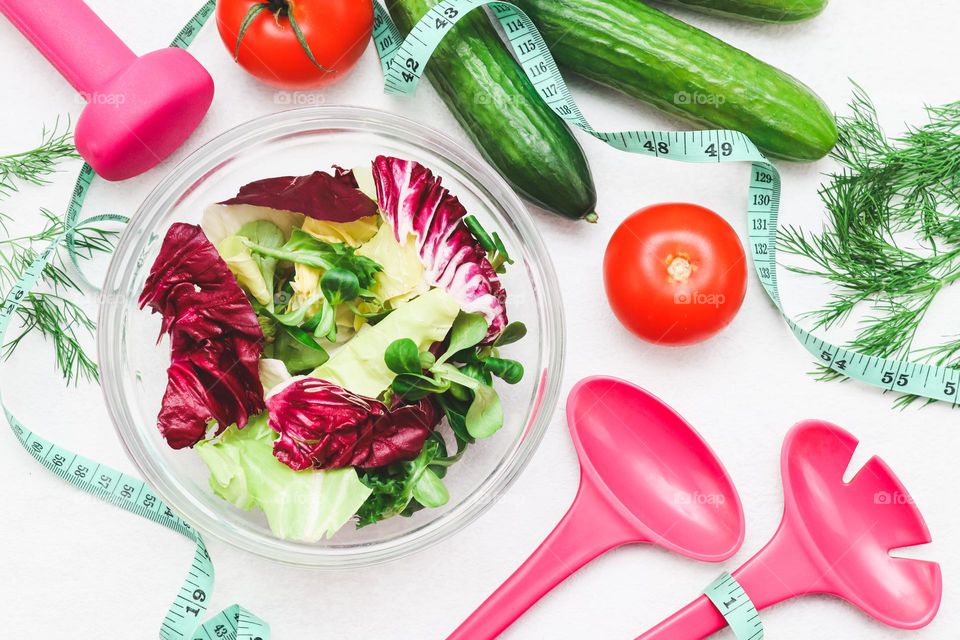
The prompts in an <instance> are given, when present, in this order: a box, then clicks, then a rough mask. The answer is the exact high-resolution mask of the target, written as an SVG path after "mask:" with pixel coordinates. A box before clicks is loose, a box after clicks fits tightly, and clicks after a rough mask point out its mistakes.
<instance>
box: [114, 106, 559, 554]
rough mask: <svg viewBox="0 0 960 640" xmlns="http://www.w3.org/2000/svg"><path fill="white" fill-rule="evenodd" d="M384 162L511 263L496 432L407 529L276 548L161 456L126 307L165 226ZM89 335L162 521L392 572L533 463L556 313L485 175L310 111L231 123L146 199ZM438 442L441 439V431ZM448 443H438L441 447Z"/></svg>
mask: <svg viewBox="0 0 960 640" xmlns="http://www.w3.org/2000/svg"><path fill="white" fill-rule="evenodd" d="M378 154H386V155H394V156H397V157H401V158H408V159H412V160H416V161H418V162H420V163H422V164H424V165H425V166H427V167H428V168H430V169H431V170H432V171H434V172H435V173H436V174H437V175H439V176H441V177H442V178H443V183H444V185H445V186H446V187H447V188H449V189H450V191H451V193H453V194H454V195H456V196H457V197H458V198H460V200H461V202H463V203H464V205H465V206H466V208H467V210H468V211H469V212H470V213H472V214H474V215H476V216H477V218H478V219H479V220H480V221H481V223H482V224H483V225H484V227H485V228H486V229H488V230H491V231H492V230H496V231H498V232H499V233H500V235H501V236H502V237H503V240H504V242H505V244H506V246H507V248H508V250H509V251H510V253H511V257H513V259H514V260H515V264H513V265H512V266H511V267H510V268H509V269H508V272H507V273H506V275H505V276H504V284H505V287H506V289H507V292H508V300H507V309H508V312H509V315H510V319H511V320H521V321H523V322H524V323H525V324H526V325H527V328H528V330H529V333H528V335H527V336H526V337H525V338H524V339H523V340H521V341H520V342H518V343H515V344H513V345H510V346H509V347H506V348H505V349H504V353H505V355H507V356H508V357H511V358H515V359H517V360H520V361H521V362H523V363H524V365H525V368H526V374H525V376H524V378H523V380H522V381H521V382H520V383H519V384H517V385H507V384H505V383H502V381H498V385H497V386H498V390H499V392H500V394H501V398H502V400H503V404H504V412H505V416H506V420H505V423H504V426H503V429H502V430H501V431H499V432H498V433H497V434H495V435H494V436H493V437H491V438H489V439H487V440H483V441H481V442H478V443H477V444H475V445H472V446H471V448H470V450H468V451H467V453H466V455H465V456H464V459H463V460H461V461H460V462H459V463H457V464H456V465H454V466H452V467H451V468H450V471H449V473H448V474H447V476H446V479H445V483H446V485H447V487H448V489H449V491H450V502H449V503H448V504H447V505H446V506H445V507H442V508H440V509H424V510H421V511H419V512H417V513H415V514H414V515H413V516H412V517H410V518H404V517H395V518H391V519H389V520H386V521H383V522H380V523H377V524H375V525H371V526H368V527H364V528H362V529H356V528H355V527H354V526H353V523H352V522H351V523H348V524H347V525H346V526H345V527H344V528H343V529H341V530H340V531H339V532H338V533H337V534H336V535H335V536H333V538H332V539H329V540H324V541H322V542H319V543H314V544H308V543H301V542H293V541H286V540H280V539H278V538H276V537H274V536H273V535H272V534H271V532H270V529H269V528H268V526H267V523H266V519H265V518H264V517H263V515H262V514H261V513H260V512H259V511H257V510H256V509H254V510H253V511H250V512H245V511H243V510H241V509H238V508H236V507H234V506H232V505H230V504H229V503H227V502H225V501H223V500H221V499H220V498H218V497H217V496H215V495H214V494H213V492H212V490H211V489H210V487H209V484H208V479H209V474H208V472H207V469H206V466H205V465H204V464H203V462H202V461H201V460H200V458H199V456H197V455H196V454H195V453H194V452H193V451H191V450H189V449H184V450H180V451H175V450H173V449H171V448H170V447H168V446H167V444H166V443H165V442H164V440H163V438H162V437H161V436H160V433H159V431H158V430H157V427H156V417H157V413H158V411H159V409H160V400H161V397H162V395H163V391H164V388H165V386H166V368H167V366H168V364H169V361H170V354H169V342H168V340H167V339H166V337H164V338H163V339H162V340H161V341H160V342H159V343H157V336H158V334H159V332H160V317H159V316H158V315H154V314H151V313H149V311H148V310H141V309H139V308H138V307H137V298H138V296H139V294H140V291H141V289H142V288H143V283H144V280H145V279H146V277H147V274H148V272H149V270H150V267H151V265H152V264H153V261H154V259H155V258H156V256H157V253H158V251H159V248H160V243H161V242H162V240H163V237H164V234H165V233H166V231H167V229H168V227H169V226H170V225H171V224H172V223H174V222H191V223H198V222H199V221H200V218H201V214H202V212H203V209H204V207H205V206H206V205H208V204H210V203H213V202H218V201H221V200H225V199H227V198H229V197H231V196H233V195H234V194H235V193H236V191H237V189H238V188H239V187H240V186H241V185H243V184H246V183H248V182H250V181H252V180H257V179H260V178H265V177H270V176H279V175H300V174H306V173H309V172H311V171H314V170H316V169H329V168H330V166H331V165H334V164H338V165H341V166H345V167H353V166H358V165H360V164H362V163H369V162H370V161H371V160H372V159H373V158H374V157H375V156H376V155H378ZM99 322H100V325H99V332H98V338H97V340H98V349H99V356H100V363H101V366H102V386H103V393H104V396H105V399H106V403H107V408H108V410H109V412H110V417H111V419H112V421H113V424H114V426H115V428H116V430H117V433H118V434H119V436H120V439H121V441H122V442H123V445H124V447H125V448H126V450H127V452H128V454H129V455H130V457H131V459H132V460H133V462H134V463H135V464H136V466H137V468H138V469H139V470H140V472H141V473H142V474H143V476H144V478H145V479H146V480H147V481H148V482H149V484H150V485H151V486H152V487H153V488H154V489H155V490H156V492H157V493H158V494H159V496H160V497H161V498H162V499H163V500H164V501H166V503H167V504H168V505H170V507H171V508H173V509H174V510H176V511H177V512H179V513H180V514H181V515H182V516H183V517H184V518H185V519H186V520H187V521H189V522H190V523H191V524H193V525H194V526H196V527H197V529H199V530H200V531H202V532H203V533H207V534H211V535H213V536H216V537H218V538H220V539H222V540H224V541H226V542H228V543H230V544H232V545H234V546H236V547H239V548H241V549H245V550H247V551H251V552H253V553H256V554H260V555H262V556H266V557H269V558H272V559H275V560H277V561H280V562H285V563H290V564H299V565H308V566H315V567H325V568H345V567H357V566H365V565H370V564H376V563H379V562H385V561H388V560H392V559H396V558H399V557H401V556H404V555H407V554H409V553H412V552H414V551H417V550H419V549H423V548H424V547H426V546H428V545H430V544H433V543H436V542H437V541H439V540H441V539H443V538H445V537H447V536H449V535H451V534H452V533H454V532H455V531H457V530H459V529H460V528H461V527H464V526H465V525H467V524H468V523H469V522H470V521H472V520H473V519H474V518H476V517H477V516H479V515H480V514H481V513H483V511H484V510H485V509H487V508H488V507H489V506H490V505H491V504H492V502H493V501H495V500H496V499H497V498H498V497H499V496H500V495H501V494H502V493H503V492H504V491H505V490H506V489H507V488H508V487H509V486H510V484H511V483H512V482H513V480H514V479H515V478H516V477H517V475H518V474H519V473H520V471H521V470H522V469H523V467H524V466H525V465H526V464H527V462H528V460H529V459H530V456H531V455H532V454H533V452H534V451H535V450H536V448H537V446H538V445H539V443H540V441H541V439H542V438H543V434H544V431H545V430H546V428H547V424H548V423H549V421H550V418H551V415H552V414H553V410H554V407H555V405H556V402H557V396H558V393H559V385H560V379H561V376H562V363H563V313H562V306H561V302H560V293H559V288H558V284H557V280H556V275H555V273H554V270H553V265H552V264H551V262H550V258H549V256H548V254H547V250H546V248H545V247H544V244H543V242H542V240H541V238H540V235H539V234H538V233H537V231H536V229H535V228H534V224H533V220H532V219H531V218H530V215H529V213H528V212H527V210H526V208H525V207H524V205H523V204H522V203H521V202H520V200H519V199H518V198H517V196H516V195H515V194H514V193H513V191H512V190H511V189H510V188H509V187H508V186H507V184H506V183H505V182H504V181H503V180H502V179H501V178H500V176H498V175H497V174H496V173H495V172H494V171H493V170H492V169H491V168H490V167H488V166H487V165H486V164H485V163H484V162H482V161H481V160H480V159H479V158H477V157H475V156H474V155H473V154H472V153H470V152H468V151H466V150H464V149H463V148H462V147H460V146H459V145H457V144H456V143H454V142H453V141H451V140H450V139H449V138H447V137H446V136H444V135H443V134H441V133H438V132H437V131H434V130H432V129H430V128H428V127H425V126H423V125H420V124H417V123H415V122H412V121H411V120H408V119H406V118H402V117H399V116H395V115H390V114H387V113H384V112H381V111H376V110H372V109H364V108H358V107H314V108H308V109H297V110H293V111H285V112H281V113H276V114H273V115H269V116H266V117H262V118H258V119H256V120H253V121H251V122H248V123H246V124H242V125H240V126H238V127H236V128H234V129H231V130H230V131H227V132H226V133H224V134H222V135H220V136H219V137H217V138H215V139H213V140H211V141H210V142H209V143H207V144H206V145H204V146H203V147H201V148H200V149H198V150H197V151H196V152H194V153H193V154H192V155H190V157H188V158H187V159H186V160H184V161H183V162H181V163H180V164H179V165H178V166H177V167H176V168H175V169H174V170H173V171H172V172H171V173H170V175H168V176H167V177H166V178H165V179H164V180H163V181H162V182H161V183H160V184H159V185H157V187H156V188H155V189H154V190H153V192H152V193H151V194H150V195H149V196H147V198H146V200H145V201H144V203H143V205H142V206H141V207H140V209H139V210H138V211H137V213H136V215H135V216H134V217H133V220H132V221H131V222H130V224H129V226H128V227H127V229H126V230H125V231H124V234H123V237H122V238H121V240H120V242H119V244H118V246H117V250H116V253H115V255H114V257H113V260H112V262H111V263H110V267H109V269H108V271H107V275H106V281H105V284H104V288H103V297H102V303H101V309H100V321H99ZM441 429H444V430H445V433H449V431H448V427H447V426H446V425H445V424H444V425H442V426H441ZM448 440H449V439H448Z"/></svg>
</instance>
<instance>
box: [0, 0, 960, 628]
mask: <svg viewBox="0 0 960 640" xmlns="http://www.w3.org/2000/svg"><path fill="white" fill-rule="evenodd" d="M484 5H489V6H490V9H491V11H492V15H493V16H494V17H495V18H496V20H498V21H499V23H500V25H501V26H502V27H503V29H504V32H505V33H506V34H507V37H508V41H509V44H510V46H511V48H512V49H513V51H514V54H515V55H516V57H517V60H518V61H519V62H520V64H521V66H522V67H523V70H524V72H525V73H526V75H527V77H528V78H529V79H530V82H532V83H533V85H534V86H535V87H536V89H537V91H538V92H539V95H540V96H541V98H543V100H544V101H545V102H546V103H547V104H548V105H549V106H550V107H551V108H552V109H553V111H554V112H555V113H557V115H559V116H560V117H561V118H563V119H564V120H565V121H567V122H568V123H570V124H571V125H573V126H575V127H577V128H579V129H581V130H583V131H585V132H586V133H588V134H590V135H591V136H593V137H595V138H597V139H599V140H602V141H603V142H605V143H606V144H608V145H610V146H612V147H614V148H617V149H620V150H622V151H627V152H630V153H636V154H640V155H645V156H651V157H655V158H666V159H670V160H679V161H683V162H694V163H721V162H750V163H752V166H753V170H752V172H751V179H750V186H749V190H748V197H749V200H748V205H747V223H748V228H749V233H750V254H751V256H752V257H753V262H754V266H755V268H756V273H757V276H758V277H759V278H760V282H761V283H762V285H763V288H764V290H765V291H766V292H767V294H768V295H769V296H770V299H771V300H772V301H773V303H774V304H775V305H776V306H777V308H778V309H779V310H780V313H781V314H783V315H784V319H785V320H786V322H787V324H788V325H789V326H790V328H791V330H792V331H793V333H794V335H796V337H797V338H798V339H799V340H800V342H801V344H803V346H804V347H805V348H806V349H807V350H808V351H809V352H810V353H811V354H813V356H814V357H815V358H816V359H817V360H818V361H820V362H823V363H824V364H826V365H828V366H830V367H831V368H832V369H834V370H835V371H837V372H839V373H841V374H843V375H845V376H848V377H851V378H854V379H857V380H860V381H863V382H866V383H868V384H872V385H875V386H878V387H882V388H885V389H893V390H896V391H899V392H902V393H908V394H915V395H919V396H924V397H927V398H931V399H935V400H943V401H947V402H950V403H952V404H956V398H957V389H958V387H960V371H958V370H953V369H946V368H943V367H936V366H933V365H926V364H918V363H910V362H902V361H898V360H893V359H884V358H876V357H868V356H864V355H862V354H859V353H856V352H854V351H851V350H848V349H844V348H842V347H838V346H836V345H833V344H831V343H829V342H826V341H824V340H821V339H819V338H817V337H815V336H814V335H812V334H810V333H808V332H806V331H805V330H803V329H802V328H801V327H800V326H799V325H798V324H797V323H796V322H794V320H793V319H791V318H790V317H788V316H786V315H785V314H784V311H783V305H782V303H781V301H780V292H779V288H778V285H777V270H776V237H777V215H778V211H779V206H780V189H781V180H780V174H779V173H778V171H777V169H776V167H774V166H773V164H771V163H770V162H769V161H768V160H767V158H766V157H764V155H763V154H762V153H761V152H760V150H759V149H758V148H757V147H756V146H755V145H754V144H753V143H752V142H751V141H750V140H749V139H748V138H747V136H745V135H744V134H743V133H740V132H738V131H723V130H714V131H687V132H663V131H616V132H602V131H598V130H596V129H594V128H593V127H592V126H591V125H590V123H589V122H588V121H587V119H586V118H585V117H584V115H583V114H582V113H581V111H580V108H579V107H578V106H577V104H576V102H575V101H574V99H573V96H572V95H571V93H570V90H569V89H568V88H567V85H566V83H565V82H564V81H563V77H562V76H561V74H560V71H559V69H558V68H557V65H556V62H555V61H554V59H553V56H552V55H551V54H550V52H549V49H548V48H547V45H546V43H545V42H544V40H543V37H542V36H541V35H540V32H539V31H537V29H536V27H535V26H534V25H533V23H532V22H531V21H530V19H529V18H528V17H527V16H526V14H524V13H523V12H522V11H521V10H520V9H518V8H517V7H515V6H514V5H512V4H509V3H506V2H491V1H490V0H444V1H443V2H440V3H438V4H437V5H436V6H434V7H433V8H432V9H431V10H430V11H429V12H428V13H427V15H426V16H424V18H423V19H422V20H421V21H420V22H419V23H418V24H417V25H415V26H414V28H413V30H412V32H411V33H410V34H409V35H408V37H407V38H404V37H403V36H402V34H401V33H400V32H399V30H398V29H397V27H396V25H394V23H393V21H392V20H391V19H390V16H389V14H388V13H387V11H386V9H384V8H383V6H382V5H381V4H380V3H379V2H374V10H375V17H374V33H373V37H374V43H375V45H376V47H377V49H378V52H379V55H380V60H381V64H382V66H383V69H384V74H385V87H386V91H387V92H388V93H391V94H396V95H412V94H413V93H414V92H415V90H416V87H417V84H418V83H419V82H420V79H421V78H422V76H423V72H424V69H425V67H426V65H427V62H428V61H429V59H430V56H431V55H432V54H433V51H434V50H435V49H436V47H437V45H438V44H439V43H440V41H441V40H442V39H443V37H444V36H445V35H446V34H448V33H449V32H450V30H451V29H452V28H453V26H454V25H455V24H456V23H457V22H458V21H459V20H460V19H462V18H463V16H464V15H466V14H467V13H469V12H470V11H472V10H474V9H477V8H479V7H482V6H484ZM213 11H214V2H213V0H208V1H207V2H205V3H204V5H203V6H202V7H201V9H200V10H199V11H198V12H197V13H196V14H195V15H194V16H193V17H192V18H191V19H190V20H189V21H188V22H187V24H186V25H184V27H183V28H182V29H181V30H180V31H179V32H178V34H177V36H176V37H175V38H174V40H173V42H172V43H171V46H175V47H182V48H186V47H187V46H189V45H190V43H191V42H192V41H193V39H194V38H195V37H196V35H197V33H199V31H200V29H201V27H203V25H204V24H205V23H206V22H207V20H208V19H209V17H210V16H211V15H212V14H213ZM94 177H95V174H94V172H93V170H92V169H91V168H90V167H89V166H88V165H84V167H83V169H82V170H81V172H80V175H79V177H78V179H77V184H76V187H75V189H74V192H73V194H72V196H71V200H70V205H69V207H68V209H67V214H66V218H65V229H66V231H65V232H64V233H63V234H62V235H61V236H59V237H57V238H55V239H54V240H53V241H52V242H51V243H50V245H49V246H48V247H47V248H46V249H44V251H43V252H42V253H41V254H40V256H39V257H38V258H37V260H36V261H35V262H34V263H33V264H31V265H30V267H29V268H28V269H27V270H26V272H25V273H24V276H23V277H22V278H21V279H20V280H19V281H18V282H17V283H16V285H14V287H13V288H12V289H11V290H10V292H9V293H8V294H7V296H6V297H5V299H4V301H3V306H2V307H0V342H2V340H3V337H4V336H5V335H6V332H7V329H8V328H9V326H10V323H11V320H12V318H13V316H14V314H15V313H16V311H17V309H18V308H19V306H20V304H21V302H22V301H23V299H24V298H25V297H26V296H28V295H29V293H30V291H31V290H32V289H33V287H34V286H35V285H36V284H37V282H38V280H39V279H40V276H41V274H42V272H43V269H44V267H45V266H46V265H47V263H48V262H49V261H50V259H51V258H52V257H53V255H54V253H55V252H56V251H57V250H58V249H59V248H60V247H61V246H62V245H66V247H67V251H68V254H69V255H70V258H71V260H72V261H73V262H74V264H75V265H76V266H77V267H78V268H77V271H78V272H80V274H81V277H83V276H82V270H81V269H79V265H78V264H77V260H76V254H75V251H74V230H75V229H76V227H77V226H78V225H80V224H83V223H87V222H94V221H117V222H125V221H126V218H123V217H122V216H115V215H102V216H95V217H92V218H88V219H86V220H85V221H83V222H79V213H80V210H81V208H82V205H83V201H84V199H85V198H86V194H87V192H88V190H89V187H90V184H91V182H92V180H93V178H94ZM0 406H2V408H3V412H4V414H5V415H6V418H7V421H8V422H9V424H10V426H11V428H12V429H13V432H14V434H15V435H16V437H17V439H18V441H19V442H20V443H21V445H23V447H24V448H25V449H26V451H27V452H28V453H29V454H30V455H31V456H33V457H34V458H35V459H36V460H37V461H38V462H39V463H40V464H41V465H42V466H43V467H44V468H46V469H47V470H49V471H50V472H52V473H54V474H55V475H57V476H59V477H60V478H62V479H64V480H65V481H67V482H69V483H71V484H73V485H74V486H76V487H78V488H79V489H81V490H83V491H86V492H88V493H90V494H92V495H95V496H97V497H98V498H101V499H103V500H104V501H106V502H109V503H111V504H114V505H116V506H118V507H120V508H122V509H125V510H127V511H130V512H132V513H136V514H137V515H140V516H142V517H144V518H147V519H149V520H152V521H154V522H156V523H158V524H161V525H163V526H165V527H168V528H170V529H172V530H174V531H176V532H178V533H180V534H181V535H183V536H186V537H187V538H189V539H190V540H193V541H194V542H195V544H196V551H195V553H194V559H193V562H192V564H191V566H190V571H189V573H188V575H187V577H186V579H185V580H184V583H183V585H182V586H181V587H180V590H179V592H178V593H177V596H176V598H175V599H174V602H173V604H172V605H171V606H170V609H169V610H168V612H167V614H166V616H165V617H164V619H163V622H162V624H161V628H160V638H161V640H269V638H270V629H269V626H268V625H267V624H266V623H265V622H263V621H262V620H260V619H259V618H257V617H256V616H255V615H253V614H252V613H250V612H249V611H247V610H246V609H244V608H243V607H241V606H239V605H233V606H231V607H228V608H226V609H224V610H223V611H220V612H219V613H217V614H216V615H215V616H214V617H213V618H211V619H209V620H207V621H206V622H203V623H201V620H202V618H203V616H204V615H205V614H206V611H207V605H206V602H207V600H208V599H209V598H210V596H211V595H212V592H213V581H214V570H213V564H212V562H211V561H210V556H209V554H208V553H207V549H206V546H205V545H204V542H203V538H202V537H201V536H200V534H199V532H197V531H196V530H194V529H193V528H192V527H191V526H190V525H189V524H187V523H186V522H184V521H183V520H182V519H181V518H180V517H179V516H177V515H176V514H175V513H174V512H173V511H171V510H170V508H169V507H167V506H166V505H165V504H164V503H163V502H162V501H161V500H160V498H159V497H158V496H157V495H156V494H155V493H154V492H153V491H152V490H151V489H150V487H149V486H147V485H146V483H144V482H143V481H142V480H139V479H137V478H134V477H131V476H129V475H127V474H124V473H121V472H119V471H116V470H114V469H111V468H109V467H106V466H104V465H101V464H99V463H97V462H95V461H93V460H90V459H88V458H85V457H83V456H80V455H77V454H75V453H72V452H70V451H67V450H66V449H63V448H62V447H59V446H58V445H56V444H54V443H52V442H50V441H48V440H45V439H44V438H43V437H41V436H40V435H38V434H36V433H34V432H32V431H30V430H29V429H28V428H27V427H26V426H25V425H24V424H23V423H22V422H20V421H19V420H18V419H17V418H16V417H15V416H14V415H13V413H12V412H11V411H10V409H9V408H8V407H7V406H6V405H5V404H3V403H2V399H0ZM731 588H733V589H736V588H738V585H736V584H735V581H733V582H730V579H728V576H727V575H726V574H725V575H724V576H721V578H720V579H718V580H717V582H715V583H714V584H713V585H711V587H710V588H709V589H708V595H710V594H711V593H712V594H714V595H713V596H711V599H713V597H714V596H716V597H717V598H720V597H721V596H722V595H723V592H724V591H725V590H726V591H729V589H731ZM740 594H741V595H742V596H743V598H744V599H745V600H744V601H745V602H746V603H747V604H748V605H749V598H746V594H743V593H742V589H741V590H740ZM727 595H730V594H727ZM734 595H736V594H734ZM737 598H738V601H737V602H740V601H741V600H739V598H740V596H737ZM729 601H730V598H729V597H728V598H726V599H722V600H721V599H718V600H714V603H715V604H717V606H718V608H719V609H720V610H721V612H724V607H725V603H727V602H729ZM731 609H732V610H731V611H728V612H726V613H725V616H727V619H728V622H730V624H731V626H732V627H733V628H734V629H735V630H736V629H737V628H738V627H737V625H738V624H740V623H739V622H738V620H740V618H744V619H746V618H749V620H748V622H749V623H750V624H751V625H753V626H752V627H751V628H752V630H753V631H752V632H751V635H743V636H740V635H739V633H738V637H744V638H747V637H749V638H753V639H754V640H759V638H762V633H763V632H762V625H760V624H759V616H755V615H753V614H755V613H756V610H755V609H753V607H752V605H749V606H741V607H735V608H734V607H731ZM751 610H752V611H753V614H750V611H751ZM728 614H729V615H728ZM744 628H745V629H746V627H744ZM758 629H759V635H757V631H758Z"/></svg>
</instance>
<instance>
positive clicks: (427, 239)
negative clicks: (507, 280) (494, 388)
mask: <svg viewBox="0 0 960 640" xmlns="http://www.w3.org/2000/svg"><path fill="white" fill-rule="evenodd" d="M373 180H374V183H375V184H376V187H377V201H378V203H379V205H380V211H381V212H382V213H383V217H384V219H385V220H386V221H387V222H388V223H389V224H390V225H391V226H392V227H393V231H394V235H395V236H396V238H397V240H398V241H399V242H401V243H403V242H404V241H405V239H406V238H407V236H409V235H413V236H414V237H415V239H416V248H417V253H418V254H419V256H420V262H421V263H423V266H424V268H425V273H424V275H425V277H426V278H427V279H428V280H429V281H430V282H432V283H434V284H436V285H437V286H439V287H443V288H444V289H446V291H447V293H449V294H450V295H451V296H452V297H453V298H454V299H455V300H456V301H457V302H458V303H459V304H460V308H461V309H463V310H464V311H466V312H468V313H482V314H483V316H484V317H485V318H486V320H487V324H488V325H489V328H488V330H487V337H486V338H485V339H484V342H485V343H487V344H489V343H490V342H493V341H494V340H495V339H496V338H497V336H499V335H500V332H501V331H503V328H504V327H505V326H506V325H507V308H506V300H507V292H506V291H505V290H504V288H503V286H502V285H501V284H500V277H499V276H498V275H497V272H496V270H495V269H494V268H493V265H491V264H490V261H489V260H488V259H487V252H486V251H485V250H484V248H483V247H482V246H481V245H480V243H479V242H478V241H477V239H476V238H474V237H473V234H472V233H470V230H469V229H468V228H467V226H466V225H465V224H464V222H463V218H464V216H465V215H466V214H467V211H466V209H464V207H463V205H462V204H460V201H459V200H458V199H457V198H456V196H453V195H451V194H450V192H449V191H447V189H446V188H444V187H443V186H442V185H441V183H440V178H439V177H437V176H434V175H433V173H431V172H430V170H429V169H427V168H426V167H424V166H423V165H422V164H420V163H418V162H414V161H412V160H401V159H400V158H390V157H386V156H379V157H377V158H376V159H375V160H374V161H373Z"/></svg>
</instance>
